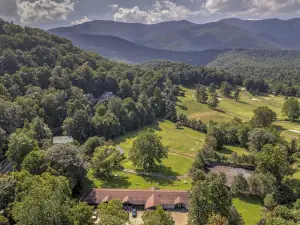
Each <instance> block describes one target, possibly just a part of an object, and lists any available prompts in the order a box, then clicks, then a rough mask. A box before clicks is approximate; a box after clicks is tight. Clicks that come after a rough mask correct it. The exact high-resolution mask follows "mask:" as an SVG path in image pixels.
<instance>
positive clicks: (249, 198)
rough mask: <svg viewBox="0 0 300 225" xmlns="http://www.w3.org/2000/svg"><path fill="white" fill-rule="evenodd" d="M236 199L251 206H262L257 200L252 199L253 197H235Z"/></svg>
mask: <svg viewBox="0 0 300 225" xmlns="http://www.w3.org/2000/svg"><path fill="white" fill-rule="evenodd" d="M236 198H238V199H239V200H241V201H243V202H247V203H249V204H253V205H261V204H262V202H261V200H260V199H259V198H257V197H253V196H246V195H238V196H236Z"/></svg>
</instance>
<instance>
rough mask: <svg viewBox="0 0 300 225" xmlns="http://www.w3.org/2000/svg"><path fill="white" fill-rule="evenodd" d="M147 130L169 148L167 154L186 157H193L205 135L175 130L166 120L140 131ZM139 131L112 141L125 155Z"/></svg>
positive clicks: (185, 130) (189, 130)
mask: <svg viewBox="0 0 300 225" xmlns="http://www.w3.org/2000/svg"><path fill="white" fill-rule="evenodd" d="M149 128H151V129H153V130H154V131H155V132H156V133H157V135H158V136H160V137H161V138H162V142H163V144H164V145H165V146H167V147H168V148H169V152H171V153H177V154H180V155H182V156H187V157H193V156H195V154H196V153H197V151H198V150H199V149H200V148H201V147H202V145H203V143H204V139H205V134H203V133H200V132H198V131H195V130H192V129H190V128H182V129H176V128H175V124H174V123H172V122H170V121H167V120H158V121H156V122H155V123H154V124H152V125H150V126H146V127H144V128H143V129H142V130H144V129H149ZM140 131H141V130H137V131H133V132H129V133H126V134H125V135H123V136H121V137H119V138H116V139H115V140H114V143H115V145H117V146H120V147H122V148H123V149H124V151H125V154H126V155H127V154H128V152H129V150H130V148H131V146H132V144H133V141H134V140H135V138H136V136H137V135H138V133H139V132H140Z"/></svg>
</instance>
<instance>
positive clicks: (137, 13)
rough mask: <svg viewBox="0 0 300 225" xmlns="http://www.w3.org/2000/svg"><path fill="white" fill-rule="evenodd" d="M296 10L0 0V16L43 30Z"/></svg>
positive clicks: (293, 3)
mask: <svg viewBox="0 0 300 225" xmlns="http://www.w3.org/2000/svg"><path fill="white" fill-rule="evenodd" d="M299 13H300V0H0V17H1V18H2V19H4V20H7V21H13V22H15V23H17V24H20V25H24V26H31V27H39V28H43V29H50V28H53V27H60V26H71V25H75V24H80V23H84V22H88V21H92V20H114V21H120V22H133V23H145V24H153V23H159V22H164V21H171V20H189V21H192V22H194V23H200V24H201V23H207V22H213V21H217V20H220V19H223V18H228V17H236V18H241V19H249V20H257V19H267V18H280V19H290V18H294V17H299V15H300V14H299Z"/></svg>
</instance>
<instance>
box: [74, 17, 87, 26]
mask: <svg viewBox="0 0 300 225" xmlns="http://www.w3.org/2000/svg"><path fill="white" fill-rule="evenodd" d="M89 21H91V20H90V19H89V18H88V17H87V16H84V17H83V18H82V19H80V20H75V21H73V22H71V24H73V25H78V24H82V23H86V22H89Z"/></svg>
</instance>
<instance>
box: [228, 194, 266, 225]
mask: <svg viewBox="0 0 300 225" xmlns="http://www.w3.org/2000/svg"><path fill="white" fill-rule="evenodd" d="M233 205H234V206H235V207H236V209H237V210H238V211H239V213H240V214H241V215H242V217H243V219H244V221H245V225H255V224H256V223H257V222H258V221H259V220H260V219H261V217H262V215H263V210H264V209H263V206H262V205H261V202H260V200H259V199H257V198H251V197H245V196H241V197H236V198H234V199H233Z"/></svg>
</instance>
